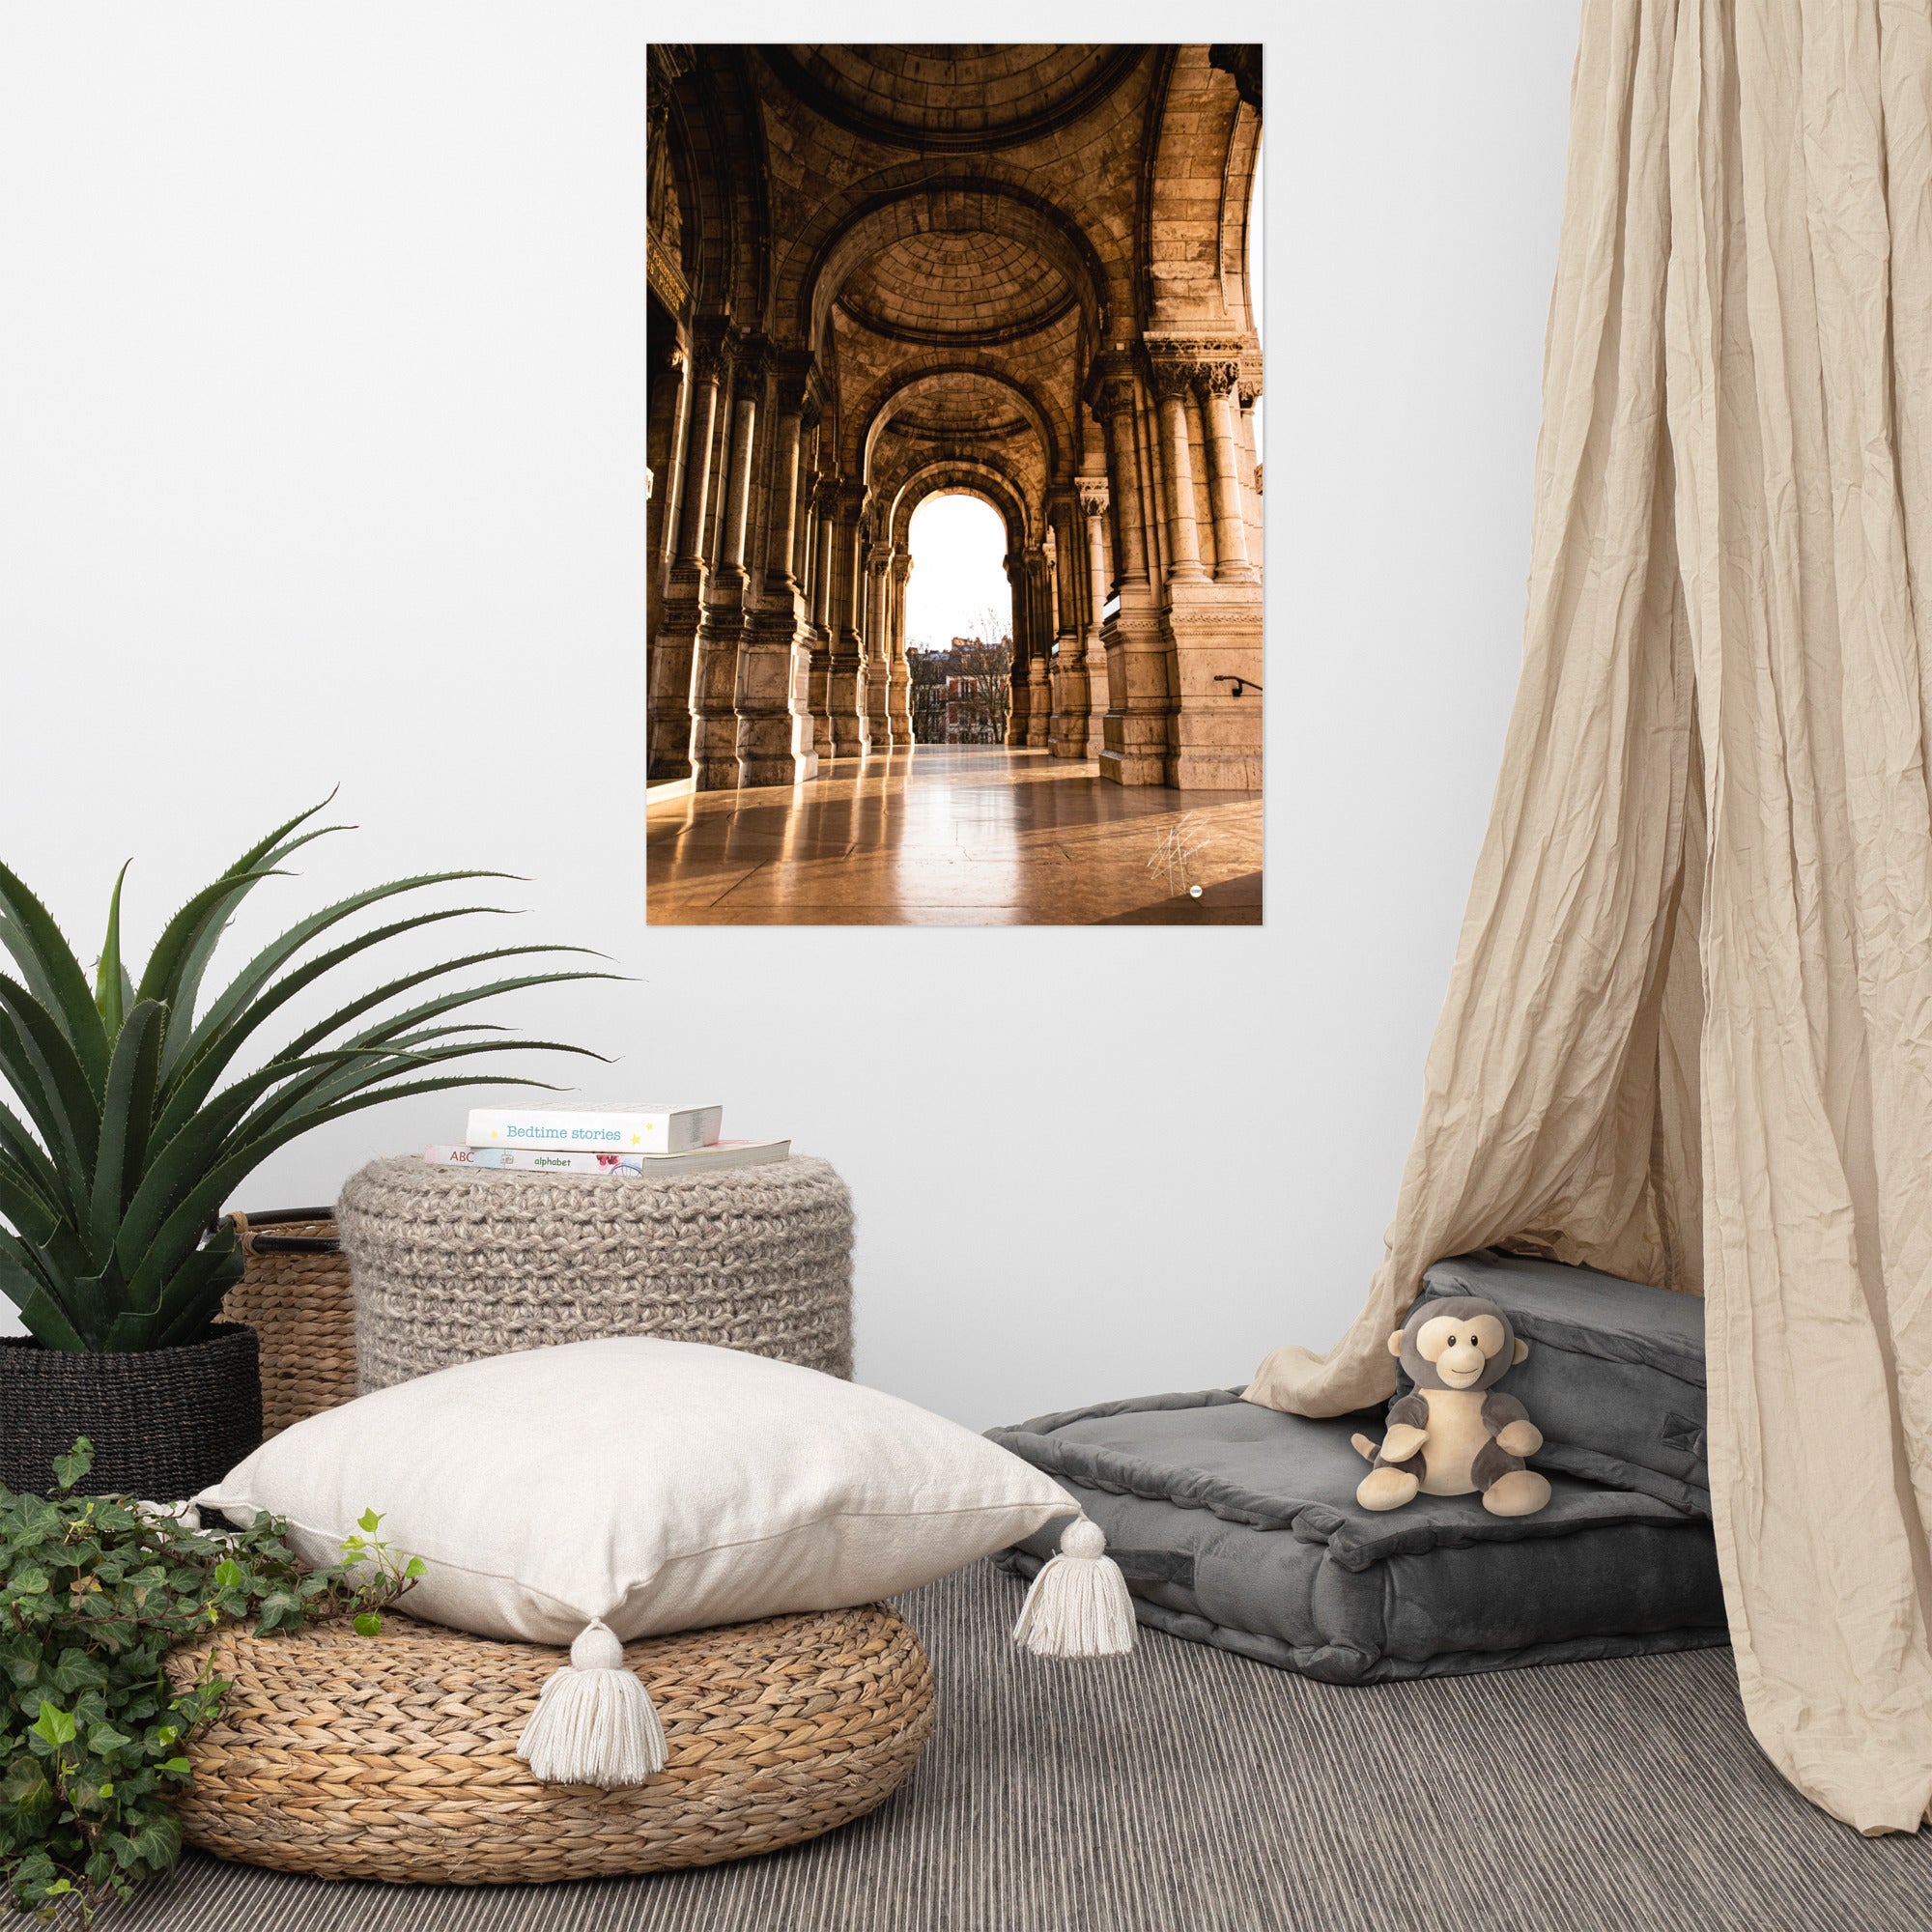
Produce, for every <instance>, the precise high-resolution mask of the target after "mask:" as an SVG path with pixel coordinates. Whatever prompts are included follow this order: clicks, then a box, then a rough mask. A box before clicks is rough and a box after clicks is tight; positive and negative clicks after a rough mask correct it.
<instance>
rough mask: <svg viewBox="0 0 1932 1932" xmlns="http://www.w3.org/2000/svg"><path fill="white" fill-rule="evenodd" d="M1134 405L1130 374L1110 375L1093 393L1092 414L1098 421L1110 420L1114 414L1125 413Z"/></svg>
mask: <svg viewBox="0 0 1932 1932" xmlns="http://www.w3.org/2000/svg"><path fill="white" fill-rule="evenodd" d="M1133 406H1134V383H1133V378H1132V377H1131V376H1112V377H1109V378H1108V380H1107V381H1106V382H1104V383H1102V384H1100V386H1099V388H1098V389H1096V390H1095V391H1094V405H1093V407H1094V419H1095V421H1098V422H1111V421H1112V420H1113V419H1114V418H1115V417H1116V416H1122V415H1125V414H1126V413H1127V412H1129V411H1131V410H1132V408H1133Z"/></svg>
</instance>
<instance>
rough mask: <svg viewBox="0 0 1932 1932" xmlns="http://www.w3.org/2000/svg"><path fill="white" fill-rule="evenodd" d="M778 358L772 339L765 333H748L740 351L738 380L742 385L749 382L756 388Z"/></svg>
mask: <svg viewBox="0 0 1932 1932" xmlns="http://www.w3.org/2000/svg"><path fill="white" fill-rule="evenodd" d="M775 359H776V356H775V352H774V351H773V348H772V344H771V339H770V338H769V337H768V336H763V335H748V336H747V337H746V338H745V340H744V342H743V344H742V345H741V347H740V348H739V351H738V382H739V384H740V386H741V387H743V386H744V385H746V384H749V385H750V386H751V387H753V388H756V387H757V386H758V385H759V384H762V383H763V382H764V380H765V378H766V376H767V375H769V374H770V373H771V368H772V364H773V362H774V360H775Z"/></svg>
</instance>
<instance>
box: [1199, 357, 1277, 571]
mask: <svg viewBox="0 0 1932 1932" xmlns="http://www.w3.org/2000/svg"><path fill="white" fill-rule="evenodd" d="M1239 376H1240V364H1239V363H1238V362H1206V363H1203V364H1202V368H1201V376H1200V380H1199V381H1198V382H1197V383H1196V384H1195V390H1196V393H1197V394H1198V395H1199V396H1200V398H1201V419H1202V422H1203V424H1204V425H1205V426H1206V429H1207V432H1208V502H1209V503H1210V504H1211V505H1212V507H1213V512H1214V582H1216V583H1259V582H1261V572H1260V571H1258V570H1257V569H1256V568H1255V567H1254V565H1253V564H1252V563H1251V562H1249V560H1248V535H1247V528H1246V517H1245V515H1244V513H1243V505H1242V502H1241V478H1240V471H1239V469H1238V464H1239V460H1240V455H1239V447H1238V444H1237V442H1236V436H1235V408H1236V405H1234V404H1233V403H1232V402H1231V401H1230V393H1231V392H1232V390H1233V389H1234V387H1235V384H1236V381H1237V380H1238V379H1239Z"/></svg>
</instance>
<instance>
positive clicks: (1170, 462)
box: [1153, 362, 1208, 583]
mask: <svg viewBox="0 0 1932 1932" xmlns="http://www.w3.org/2000/svg"><path fill="white" fill-rule="evenodd" d="M1194 368H1195V365H1194V364H1192V363H1176V362H1156V363H1155V364H1154V365H1153V384H1154V393H1155V394H1156V395H1157V396H1158V397H1159V398H1160V458H1161V467H1162V469H1165V470H1166V472H1167V581H1168V582H1170V583H1200V582H1206V580H1207V576H1208V573H1207V571H1206V570H1204V569H1203V568H1202V564H1201V537H1200V533H1199V531H1198V530H1197V529H1196V528H1195V524H1194V453H1193V449H1192V447H1191V444H1190V440H1189V434H1188V422H1187V412H1188V406H1189V404H1190V403H1191V402H1192V400H1193V393H1194Z"/></svg>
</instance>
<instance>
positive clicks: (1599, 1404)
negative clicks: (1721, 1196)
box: [1375, 1248, 1711, 1517]
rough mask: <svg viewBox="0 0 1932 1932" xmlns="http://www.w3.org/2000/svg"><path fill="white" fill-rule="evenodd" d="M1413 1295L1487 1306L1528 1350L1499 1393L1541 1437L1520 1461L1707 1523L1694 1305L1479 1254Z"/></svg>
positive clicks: (1684, 1298) (1459, 1259)
mask: <svg viewBox="0 0 1932 1932" xmlns="http://www.w3.org/2000/svg"><path fill="white" fill-rule="evenodd" d="M1422 1292H1423V1294H1424V1295H1425V1296H1427V1295H1436V1294H1483V1295H1487V1296H1488V1297H1489V1298H1490V1299H1491V1300H1492V1301H1493V1302H1495V1303H1496V1304H1497V1305H1498V1306H1499V1307H1501V1308H1502V1310H1503V1312H1504V1313H1505V1314H1506V1315H1508V1317H1509V1318H1510V1321H1512V1322H1513V1323H1514V1324H1515V1327H1516V1332H1517V1334H1518V1335H1519V1336H1520V1337H1521V1339H1522V1340H1523V1341H1525V1342H1527V1343H1528V1344H1529V1357H1528V1359H1527V1360H1526V1361H1524V1362H1523V1363H1521V1364H1520V1366H1519V1367H1517V1368H1514V1369H1512V1370H1511V1371H1510V1372H1509V1375H1508V1377H1507V1378H1505V1380H1504V1382H1503V1387H1504V1389H1505V1390H1506V1391H1507V1392H1508V1393H1509V1394H1511V1395H1513V1396H1515V1397H1516V1398H1517V1400H1518V1401H1519V1402H1520V1403H1521V1404H1522V1406H1524V1407H1525V1408H1527V1409H1528V1410H1529V1416H1530V1420H1531V1421H1532V1422H1534V1423H1535V1424H1536V1426H1537V1427H1538V1428H1539V1429H1540V1430H1542V1431H1543V1437H1544V1441H1543V1447H1542V1448H1541V1449H1540V1450H1539V1451H1538V1452H1537V1453H1536V1455H1535V1456H1533V1457H1532V1458H1531V1459H1530V1461H1531V1463H1532V1464H1533V1465H1534V1466H1535V1467H1536V1468H1539V1469H1541V1470H1542V1471H1543V1472H1544V1474H1545V1475H1554V1474H1555V1473H1556V1472H1557V1471H1559V1470H1560V1471H1562V1472H1563V1473H1564V1474H1565V1475H1571V1476H1584V1477H1587V1478H1588V1479H1589V1480H1590V1481H1592V1482H1595V1483H1607V1484H1609V1485H1611V1486H1612V1487H1614V1488H1617V1489H1627V1490H1639V1491H1641V1492H1643V1493H1644V1494H1645V1495H1651V1496H1656V1497H1657V1498H1658V1499H1659V1500H1660V1501H1662V1502H1666V1503H1670V1504H1672V1505H1674V1506H1675V1507H1676V1508H1678V1509H1681V1510H1689V1511H1690V1512H1692V1513H1693V1514H1695V1515H1698V1516H1703V1517H1708V1516H1709V1515H1710V1514H1711V1477H1710V1471H1709V1467H1708V1465H1707V1464H1706V1462H1705V1457H1704V1417H1705V1403H1704V1304H1703V1302H1702V1301H1701V1300H1700V1299H1699V1298H1698V1297H1697V1296H1696V1295H1694V1294H1673V1293H1670V1291H1669V1290H1667V1289H1662V1288H1646V1287H1644V1286H1643V1285H1642V1284H1641V1283H1639V1282H1634V1281H1623V1280H1620V1279H1619V1278H1618V1277H1617V1276H1616V1275H1613V1274H1600V1273H1599V1272H1598V1271H1597V1270H1596V1269H1595V1268H1586V1267H1566V1266H1565V1265H1564V1264H1562V1263H1561V1262H1545V1261H1530V1260H1527V1259H1525V1258H1524V1257H1522V1256H1520V1255H1505V1254H1498V1253H1497V1252H1495V1251H1494V1250H1493V1249H1487V1248H1486V1249H1483V1250H1481V1251H1479V1252H1478V1253H1476V1254H1472V1255H1458V1256H1456V1257H1455V1258H1454V1259H1453V1260H1450V1261H1446V1262H1437V1263H1436V1264H1435V1266H1434V1267H1433V1268H1431V1269H1430V1270H1429V1272H1428V1274H1427V1275H1426V1276H1425V1277H1424V1278H1423V1288H1422ZM1375 1434H1376V1435H1378V1436H1379V1435H1380V1434H1381V1431H1380V1430H1379V1429H1378V1430H1377V1431H1376V1432H1375Z"/></svg>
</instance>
